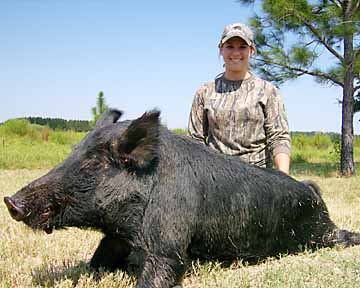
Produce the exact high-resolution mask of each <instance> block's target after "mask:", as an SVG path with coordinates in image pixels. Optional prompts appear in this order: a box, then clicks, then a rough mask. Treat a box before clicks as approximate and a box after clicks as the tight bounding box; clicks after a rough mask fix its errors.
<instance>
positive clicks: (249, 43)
mask: <svg viewBox="0 0 360 288" xmlns="http://www.w3.org/2000/svg"><path fill="white" fill-rule="evenodd" d="M234 37H239V38H241V39H243V40H244V41H245V42H246V44H247V45H249V46H253V43H252V41H251V40H250V39H249V38H248V37H246V36H245V35H244V34H243V33H239V31H236V32H235V33H229V34H228V35H226V36H225V37H224V38H223V39H221V44H224V43H225V42H226V41H228V40H229V39H231V38H234Z"/></svg>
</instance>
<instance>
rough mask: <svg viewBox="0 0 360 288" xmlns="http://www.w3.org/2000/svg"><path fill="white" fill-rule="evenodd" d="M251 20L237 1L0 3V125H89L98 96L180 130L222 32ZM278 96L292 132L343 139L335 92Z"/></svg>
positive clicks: (286, 91)
mask: <svg viewBox="0 0 360 288" xmlns="http://www.w3.org/2000/svg"><path fill="white" fill-rule="evenodd" d="M255 11H256V8H255V7H254V6H248V7H244V6H242V5H240V4H239V3H237V2H236V1H235V0H221V1H220V0H217V1H215V0H212V1H209V0H208V1H205V0H196V1H194V0H192V1H190V0H182V1H165V0H158V1H145V0H138V1H123V0H102V1H100V0H76V1H74V0H52V1H46V0H0V43H1V44H0V67H1V68H0V100H1V101H0V122H4V121H6V120H8V119H11V118H17V117H29V116H34V117H35V116H38V117H50V118H63V119H74V120H75V119H78V120H91V119H92V114H91V107H93V106H95V105H96V97H97V95H98V93H99V91H103V93H104V97H105V100H106V104H107V105H108V106H110V107H114V108H118V109H120V110H122V111H124V115H123V118H122V119H134V118H136V117H139V116H141V114H142V113H144V112H145V111H148V110H151V109H153V108H157V109H160V110H161V117H162V122H163V123H164V124H165V125H167V126H168V127H169V128H171V129H173V128H183V129H184V128H186V127H187V122H188V116H189V112H190V108H191V104H192V100H193V96H194V94H195V91H196V90H197V88H198V87H199V86H201V85H202V84H203V83H206V82H208V81H211V80H212V79H214V77H215V76H216V75H217V74H219V73H221V72H222V71H223V67H222V65H223V62H222V59H221V57H220V56H219V51H218V48H217V44H218V42H219V39H220V35H221V33H222V31H223V28H224V26H225V25H226V24H229V23H233V22H243V23H248V20H249V18H250V17H251V16H252V15H253V13H254V12H255ZM324 65H325V63H324ZM280 92H281V94H282V96H283V99H284V102H285V106H286V111H287V114H288V120H289V126H290V130H291V131H308V132H310V131H320V132H340V131H341V107H340V106H339V105H338V99H340V98H341V95H342V91H341V89H340V88H337V87H324V86H321V85H319V84H317V83H316V82H314V81H313V80H312V78H311V77H306V76H305V77H302V78H299V79H297V80H292V81H290V82H287V83H286V84H284V85H282V86H280ZM359 114H360V113H359ZM354 132H355V134H360V122H359V115H356V116H355V121H354Z"/></svg>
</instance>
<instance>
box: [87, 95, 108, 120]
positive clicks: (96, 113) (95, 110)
mask: <svg viewBox="0 0 360 288" xmlns="http://www.w3.org/2000/svg"><path fill="white" fill-rule="evenodd" d="M108 108H109V107H108V106H107V105H106V104H105V98H104V93H103V92H102V91H100V92H99V94H98V97H97V99H96V106H95V107H92V108H91V112H92V114H93V124H95V123H96V121H97V120H98V119H99V117H100V115H101V114H102V113H103V112H104V111H105V110H106V109H108Z"/></svg>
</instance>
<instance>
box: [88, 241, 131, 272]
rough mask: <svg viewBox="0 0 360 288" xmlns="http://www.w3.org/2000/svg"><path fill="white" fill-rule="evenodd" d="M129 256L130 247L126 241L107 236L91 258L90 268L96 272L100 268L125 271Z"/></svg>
mask: <svg viewBox="0 0 360 288" xmlns="http://www.w3.org/2000/svg"><path fill="white" fill-rule="evenodd" d="M129 254H130V246H129V245H128V244H127V243H126V242H125V241H124V240H121V239H118V238H114V237H111V236H108V235H106V236H105V237H104V238H103V239H102V240H101V241H100V244H99V246H98V248H97V249H96V251H95V253H94V255H93V257H92V258H91V261H90V267H92V268H94V269H96V270H98V269H99V268H100V267H102V268H104V269H105V270H108V271H114V270H116V269H121V270H125V269H126V268H127V265H128V262H127V257H128V256H129Z"/></svg>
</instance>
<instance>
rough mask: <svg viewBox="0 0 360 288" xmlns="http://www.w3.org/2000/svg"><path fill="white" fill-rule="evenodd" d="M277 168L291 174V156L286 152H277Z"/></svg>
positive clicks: (275, 160)
mask: <svg viewBox="0 0 360 288" xmlns="http://www.w3.org/2000/svg"><path fill="white" fill-rule="evenodd" d="M274 163H275V168H276V169H278V170H280V171H282V172H284V173H285V174H287V175H289V173H290V156H289V155H288V154H286V153H279V154H276V155H275V157H274Z"/></svg>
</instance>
